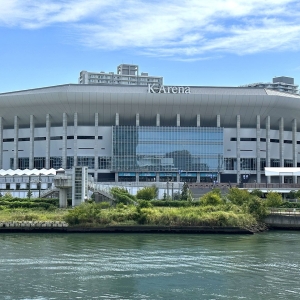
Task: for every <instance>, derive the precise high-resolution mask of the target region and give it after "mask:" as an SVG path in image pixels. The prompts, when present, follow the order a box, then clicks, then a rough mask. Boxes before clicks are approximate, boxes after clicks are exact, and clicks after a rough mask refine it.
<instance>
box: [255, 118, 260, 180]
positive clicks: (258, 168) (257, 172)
mask: <svg viewBox="0 0 300 300" xmlns="http://www.w3.org/2000/svg"><path fill="white" fill-rule="evenodd" d="M260 135H261V130H260V115H257V116H256V182H257V183H261V171H260Z"/></svg>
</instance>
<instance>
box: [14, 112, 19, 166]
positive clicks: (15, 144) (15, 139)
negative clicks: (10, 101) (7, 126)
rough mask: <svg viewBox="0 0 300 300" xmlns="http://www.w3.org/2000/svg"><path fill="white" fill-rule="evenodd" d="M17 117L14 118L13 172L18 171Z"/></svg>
mask: <svg viewBox="0 0 300 300" xmlns="http://www.w3.org/2000/svg"><path fill="white" fill-rule="evenodd" d="M18 141H19V117H18V116H15V118H14V170H16V169H18V148H19V147H18V144H19V142H18Z"/></svg>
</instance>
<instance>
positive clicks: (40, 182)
mask: <svg viewBox="0 0 300 300" xmlns="http://www.w3.org/2000/svg"><path fill="white" fill-rule="evenodd" d="M38 184H39V198H41V184H42V181H41V173H40V174H39V181H38Z"/></svg>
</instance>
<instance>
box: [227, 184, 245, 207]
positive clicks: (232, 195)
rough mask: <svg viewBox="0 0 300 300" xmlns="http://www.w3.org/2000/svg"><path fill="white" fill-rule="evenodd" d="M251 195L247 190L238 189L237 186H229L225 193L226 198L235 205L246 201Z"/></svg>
mask: <svg viewBox="0 0 300 300" xmlns="http://www.w3.org/2000/svg"><path fill="white" fill-rule="evenodd" d="M250 198H251V195H250V193H249V192H248V191H247V190H240V189H238V188H231V189H230V190H229V192H228V194H227V199H228V200H229V201H230V202H231V203H233V204H236V205H243V204H244V203H248V201H249V200H250Z"/></svg>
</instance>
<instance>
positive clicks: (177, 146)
mask: <svg viewBox="0 0 300 300" xmlns="http://www.w3.org/2000/svg"><path fill="white" fill-rule="evenodd" d="M222 161H223V128H219V127H148V126H145V127H143V126H139V127H136V126H114V127H113V158H112V169H113V170H114V171H141V172H143V171H157V172H159V171H162V172H163V171H217V172H218V171H221V167H222Z"/></svg>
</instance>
